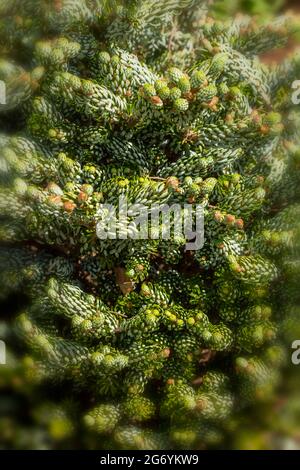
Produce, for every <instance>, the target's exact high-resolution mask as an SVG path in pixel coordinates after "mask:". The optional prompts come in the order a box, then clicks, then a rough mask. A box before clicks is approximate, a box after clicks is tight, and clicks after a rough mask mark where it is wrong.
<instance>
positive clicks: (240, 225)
mask: <svg viewBox="0 0 300 470" xmlns="http://www.w3.org/2000/svg"><path fill="white" fill-rule="evenodd" d="M235 226H236V228H239V229H241V230H242V229H243V228H244V221H243V219H236V221H235Z"/></svg>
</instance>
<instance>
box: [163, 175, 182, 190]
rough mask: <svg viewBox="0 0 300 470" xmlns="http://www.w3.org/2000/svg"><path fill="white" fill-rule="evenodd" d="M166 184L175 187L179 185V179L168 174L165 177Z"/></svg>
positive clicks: (168, 186)
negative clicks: (167, 176)
mask: <svg viewBox="0 0 300 470" xmlns="http://www.w3.org/2000/svg"><path fill="white" fill-rule="evenodd" d="M166 186H167V188H173V189H177V188H178V186H179V180H178V178H176V176H170V177H169V178H167V179H166Z"/></svg>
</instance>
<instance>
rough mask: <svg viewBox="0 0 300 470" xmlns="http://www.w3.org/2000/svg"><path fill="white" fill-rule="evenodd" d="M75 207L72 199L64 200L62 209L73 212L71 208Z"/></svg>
mask: <svg viewBox="0 0 300 470" xmlns="http://www.w3.org/2000/svg"><path fill="white" fill-rule="evenodd" d="M75 208H76V204H75V203H74V202H72V201H65V202H64V209H65V211H67V212H70V213H71V212H73V210H74V209H75Z"/></svg>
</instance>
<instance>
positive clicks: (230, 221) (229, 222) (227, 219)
mask: <svg viewBox="0 0 300 470" xmlns="http://www.w3.org/2000/svg"><path fill="white" fill-rule="evenodd" d="M235 221H236V219H235V216H234V215H232V214H227V215H226V216H225V223H226V224H227V225H233V224H234V223H235Z"/></svg>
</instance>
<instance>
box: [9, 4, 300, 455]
mask: <svg viewBox="0 0 300 470" xmlns="http://www.w3.org/2000/svg"><path fill="white" fill-rule="evenodd" d="M208 3H209V2H205V1H195V0H167V1H165V2H160V1H157V0H147V1H140V2H137V1H133V0H131V1H127V2H125V1H124V2H122V1H117V0H116V1H112V0H111V1H110V0H107V1H100V0H95V1H92V0H60V1H55V2H49V1H35V0H22V1H21V0H13V1H6V0H2V1H1V2H0V7H1V9H0V14H1V27H0V47H1V57H2V58H1V62H0V79H1V80H3V81H4V82H5V84H6V90H7V96H6V104H5V105H3V106H2V107H0V121H1V126H2V129H3V131H2V134H1V136H0V139H1V167H0V168H1V173H0V182H1V187H0V214H1V215H0V216H1V227H0V238H1V251H0V259H1V276H0V277H1V299H3V301H5V300H6V299H7V298H9V297H10V298H11V296H12V295H15V294H16V293H20V292H22V293H23V295H25V297H26V299H24V306H23V304H22V309H21V310H20V311H19V315H18V318H16V319H14V318H12V317H14V315H13V314H9V312H8V315H6V316H8V324H9V325H10V334H9V335H8V339H7V341H10V343H11V346H10V349H11V354H12V356H13V355H14V354H16V357H18V355H20V344H21V345H22V346H21V350H22V351H23V353H24V357H23V358H21V359H20V360H21V361H23V362H22V364H23V368H22V371H21V372H20V370H18V367H17V366H16V361H17V360H18V359H16V358H15V359H14V360H13V361H12V363H11V365H10V366H9V369H7V370H9V372H7V376H5V378H4V384H5V387H7V388H8V389H9V387H11V388H13V387H14V386H15V385H14V384H15V383H16V380H14V377H17V376H18V374H19V375H20V374H21V379H20V380H22V381H23V383H24V392H22V393H23V395H24V396H22V400H28V401H29V402H30V394H31V395H32V394H36V402H35V404H34V406H33V409H32V412H31V413H30V418H29V419H31V422H32V426H33V427H34V426H35V427H36V436H33V437H32V442H31V441H30V442H28V441H26V440H25V443H24V444H22V439H21V438H20V436H22V435H23V434H24V430H23V431H22V432H23V434H22V432H21V430H20V433H19V434H18V435H17V436H15V437H13V438H12V439H13V442H12V443H11V444H10V445H12V446H16V447H22V445H24V446H25V447H26V446H27V447H43V446H45V444H44V442H46V441H47V439H48V441H47V442H49V436H50V438H51V441H50V442H51V443H52V444H50V446H51V445H52V446H53V447H57V446H61V447H62V446H69V447H72V446H75V445H77V446H78V445H79V446H80V447H82V448H99V446H103V447H104V448H114V449H118V448H121V449H128V448H129V449H149V448H151V449H164V448H165V449H169V448H191V449H195V448H197V449H198V448H206V447H211V446H218V445H223V444H222V443H223V441H224V439H225V438H227V437H228V435H230V432H231V430H232V429H233V427H232V422H234V420H235V422H236V420H239V419H240V418H241V417H242V415H243V412H244V411H243V410H244V408H245V407H248V406H256V404H257V402H260V401H262V402H266V401H268V400H271V399H272V396H273V395H274V393H275V390H276V387H277V385H278V384H279V382H280V368H281V367H282V365H283V364H284V359H282V358H284V343H283V341H284V337H285V334H283V333H282V332H283V331H286V328H287V325H288V323H289V319H290V313H291V312H292V313H293V315H294V317H295V312H297V309H298V311H299V308H298V307H297V305H298V302H299V300H300V299H299V293H297V288H296V284H297V282H295V279H299V275H300V274H299V272H300V271H299V266H300V263H299V258H298V253H299V225H298V220H299V213H300V193H299V184H300V178H299V168H300V167H299V162H300V151H299V139H300V136H299V122H300V114H299V110H298V109H297V108H295V107H292V105H291V101H290V86H291V83H292V81H293V80H295V79H296V78H299V72H300V60H299V58H297V56H295V57H291V58H290V59H288V60H286V62H284V64H282V65H280V66H278V67H275V66H274V67H273V66H272V67H267V66H266V65H264V64H263V63H262V62H260V60H259V54H261V53H265V52H266V51H267V50H268V49H269V48H271V49H273V48H276V47H280V46H282V45H283V44H285V42H286V41H287V40H288V38H289V35H290V33H292V32H293V30H294V29H295V28H296V26H297V25H295V24H294V22H292V21H291V20H290V19H289V18H285V17H282V18H280V19H278V20H276V21H275V22H273V23H272V24H271V25H269V24H267V25H261V24H260V25H258V24H256V23H255V22H254V21H253V20H250V19H249V18H244V17H238V19H236V20H234V21H233V22H224V21H222V22H221V23H219V22H217V21H215V20H212V19H211V18H210V16H209V12H208V11H207V10H208V8H209V7H208ZM297 74H298V75H297ZM122 198H123V199H122ZM124 198H125V199H126V201H127V204H128V205H130V204H143V205H145V206H146V208H147V214H148V215H149V214H150V211H151V205H152V204H169V205H171V204H178V205H180V207H183V204H198V205H202V207H203V210H204V220H205V242H204V246H203V248H201V249H199V250H196V251H187V250H186V246H185V245H186V242H187V240H186V239H185V237H184V236H182V237H179V236H177V235H176V234H174V231H172V230H171V231H170V236H171V238H170V239H168V240H165V239H163V237H162V235H161V233H154V235H155V236H153V237H152V238H151V237H150V238H148V239H137V238H136V237H135V238H134V237H131V238H128V237H127V238H126V237H124V236H123V237H122V236H121V237H119V238H118V237H117V238H113V239H105V238H104V239H103V238H101V237H99V236H98V235H99V227H100V231H101V229H102V228H103V229H104V227H102V225H101V224H102V223H103V218H102V216H103V212H101V211H103V204H110V205H111V206H112V207H114V208H115V209H117V208H118V207H119V205H120V200H124ZM134 216H135V212H134V210H133V209H132V210H131V212H130V211H129V212H128V215H127V219H126V220H125V221H124V220H119V221H118V222H117V224H118V229H119V232H120V233H121V234H123V235H124V233H125V227H126V224H128V223H131V225H130V227H131V232H132V233H131V235H134V234H135V232H136V231H137V226H136V225H134V223H132V222H133V220H134ZM173 223H174V220H173V219H171V226H172V224H173ZM148 224H149V228H153V227H151V226H150V222H149V221H148ZM165 225H166V224H165V223H164V222H163V221H160V227H159V228H160V229H161V231H162V232H163V231H164V230H167V229H168V228H170V227H166V226H165ZM171 228H172V227H171ZM163 233H164V232H163ZM175 235H176V236H175ZM294 317H293V318H294ZM12 325H13V326H12ZM3 328H4V326H3ZM3 331H4V330H3ZM5 331H7V330H5ZM3 334H4V333H3ZM14 345H18V347H17V348H16V352H15V353H14ZM29 377H30V379H29ZM1 386H2V382H1V383H0V387H1ZM27 389H29V390H30V393H29V392H28V390H27ZM41 390H43V393H41ZM45 390H49V391H50V390H51V394H50V396H49V400H48V398H47V399H45V398H42V397H45ZM49 393H50V392H49ZM46 396H47V395H46ZM55 396H57V397H59V400H55V399H53V397H55ZM16 400H17V398H16ZM31 403H32V401H31ZM28 406H29V405H28ZM30 406H32V405H30ZM16 408H18V407H17V405H16ZM14 419H15V422H18V416H17V415H16V416H15V418H14ZM20 429H21V428H20ZM0 433H1V432H0ZM43 433H44V434H45V433H46V436H48V438H46V437H45V435H44V434H43ZM47 433H48V434H47ZM20 439H21V441H20ZM23 441H24V437H23ZM76 443H77V444H76ZM48 445H49V444H48Z"/></svg>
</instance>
